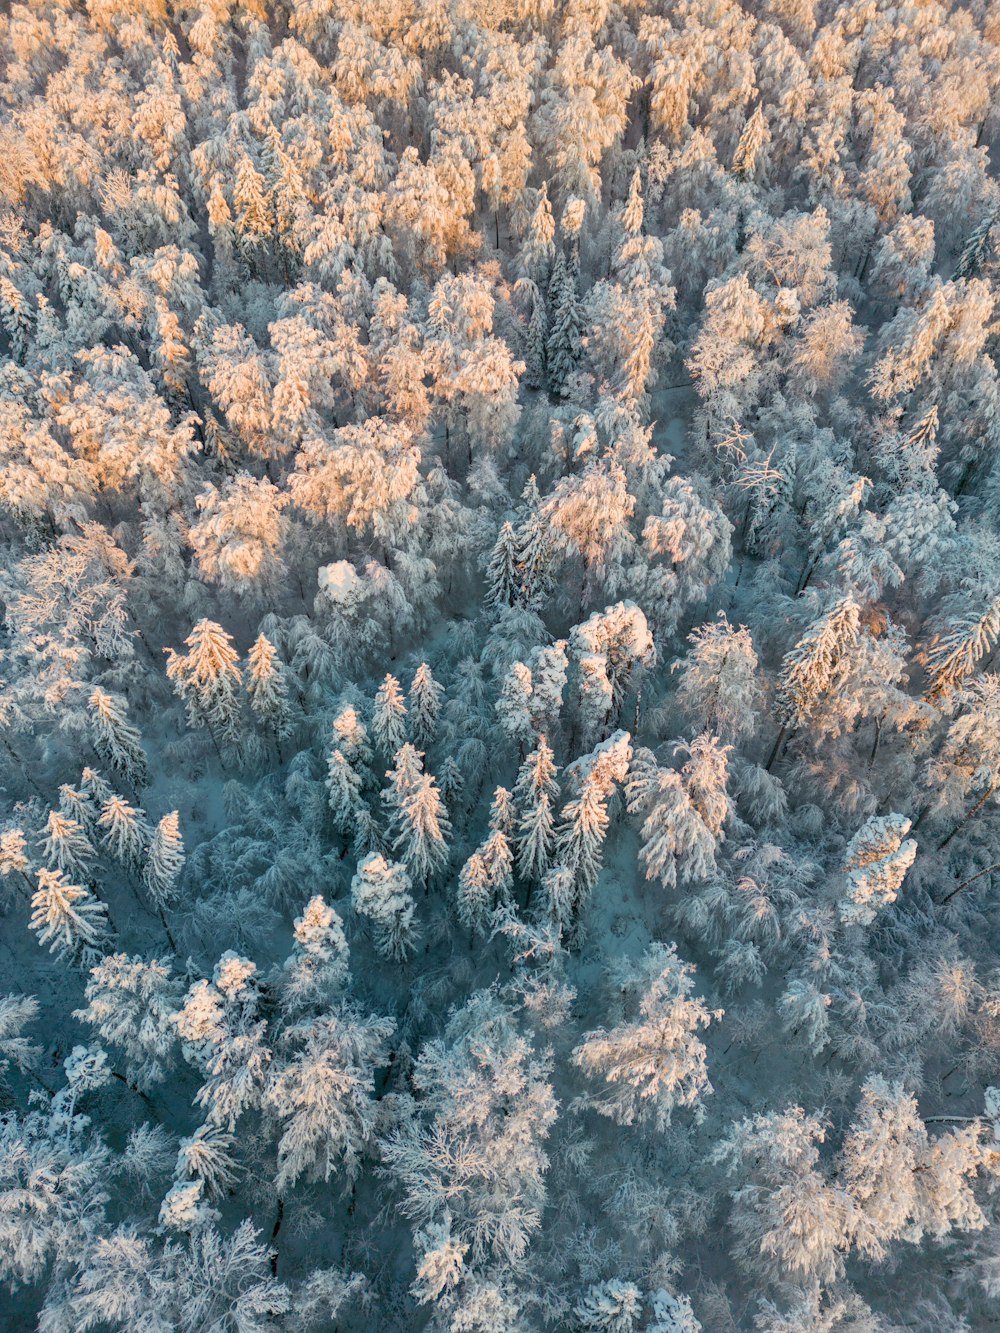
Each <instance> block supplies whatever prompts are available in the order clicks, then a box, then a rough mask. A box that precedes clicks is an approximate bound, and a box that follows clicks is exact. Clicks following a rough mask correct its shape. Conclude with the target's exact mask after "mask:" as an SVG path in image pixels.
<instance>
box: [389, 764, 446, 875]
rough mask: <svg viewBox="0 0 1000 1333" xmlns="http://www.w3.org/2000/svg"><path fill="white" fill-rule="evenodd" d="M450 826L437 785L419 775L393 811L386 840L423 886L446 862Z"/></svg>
mask: <svg viewBox="0 0 1000 1333" xmlns="http://www.w3.org/2000/svg"><path fill="white" fill-rule="evenodd" d="M450 833H451V824H450V822H449V820H448V814H447V811H446V810H445V807H444V802H443V801H442V800H441V793H440V791H439V790H438V786H437V783H436V782H435V781H434V779H433V777H432V776H431V775H430V774H429V773H422V774H420V775H419V776H418V777H417V778H416V779H415V781H414V782H413V785H412V786H411V787H410V788H409V789H408V790H407V791H405V792H404V793H403V795H402V796H401V798H400V800H399V803H398V805H397V806H396V807H395V808H394V809H393V812H392V821H391V824H390V828H389V839H390V844H391V846H392V850H393V851H394V852H398V853H399V854H400V855H401V856H402V858H403V861H404V862H405V863H406V868H407V869H408V870H409V872H410V874H411V875H412V876H413V878H414V879H415V880H417V881H418V882H420V883H425V882H426V881H427V880H428V879H429V878H430V876H431V875H433V874H435V873H436V872H437V871H438V870H440V869H442V868H443V866H444V865H445V863H446V862H447V860H448V841H447V840H448V837H449V835H450Z"/></svg>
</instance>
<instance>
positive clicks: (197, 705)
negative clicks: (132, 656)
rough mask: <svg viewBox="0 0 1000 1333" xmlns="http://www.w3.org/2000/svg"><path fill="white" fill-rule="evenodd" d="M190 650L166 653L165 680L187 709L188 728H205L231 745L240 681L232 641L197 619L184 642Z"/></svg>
mask: <svg viewBox="0 0 1000 1333" xmlns="http://www.w3.org/2000/svg"><path fill="white" fill-rule="evenodd" d="M184 642H185V644H186V645H187V646H188V648H189V649H190V651H189V652H188V653H187V654H186V655H185V656H183V657H182V656H179V655H178V654H177V653H175V652H174V650H173V649H172V648H167V649H165V651H166V653H167V677H168V679H170V680H172V681H173V684H174V689H175V690H176V691H177V693H178V695H179V696H180V697H181V698H182V699H183V700H184V702H185V703H186V704H187V708H188V720H189V722H190V724H191V726H193V727H195V726H207V727H208V729H209V730H210V731H211V733H212V735H213V736H221V737H222V738H223V739H225V740H227V741H231V742H235V741H237V740H238V739H239V735H240V696H239V689H240V686H241V684H242V682H243V677H242V674H241V672H240V669H239V666H238V662H239V658H238V656H237V654H236V652H235V651H234V649H233V647H232V638H231V637H230V635H228V634H227V633H226V631H225V630H224V629H223V628H222V626H221V625H217V624H215V622H214V621H211V620H199V621H198V623H197V625H195V627H194V629H193V630H192V631H191V633H190V635H189V636H188V637H187V638H186V639H185V640H184Z"/></svg>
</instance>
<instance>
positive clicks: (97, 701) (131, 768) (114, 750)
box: [90, 686, 149, 790]
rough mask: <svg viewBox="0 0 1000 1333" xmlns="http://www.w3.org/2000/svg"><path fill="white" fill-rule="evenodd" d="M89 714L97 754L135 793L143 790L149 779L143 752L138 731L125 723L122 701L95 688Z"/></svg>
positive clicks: (126, 720)
mask: <svg viewBox="0 0 1000 1333" xmlns="http://www.w3.org/2000/svg"><path fill="white" fill-rule="evenodd" d="M90 715H91V725H92V727H93V731H94V748H95V749H96V750H97V753H98V754H99V755H100V756H101V758H102V759H103V760H104V762H105V763H106V764H110V765H111V767H112V768H113V769H115V770H116V771H117V772H118V773H120V774H121V776H122V777H123V778H124V779H125V781H126V782H128V783H129V784H130V785H131V786H132V787H134V788H136V790H138V789H139V788H141V787H144V786H145V785H146V783H147V781H148V777H149V770H148V766H147V763H146V752H145V751H144V750H143V748H142V740H141V737H140V735H139V732H138V731H137V730H136V728H135V727H133V726H132V724H131V723H130V722H129V720H128V713H127V711H126V705H125V701H124V699H122V698H120V697H118V696H116V695H112V694H107V693H106V692H105V691H104V690H102V689H100V687H98V686H95V688H94V690H93V691H92V692H91V695H90Z"/></svg>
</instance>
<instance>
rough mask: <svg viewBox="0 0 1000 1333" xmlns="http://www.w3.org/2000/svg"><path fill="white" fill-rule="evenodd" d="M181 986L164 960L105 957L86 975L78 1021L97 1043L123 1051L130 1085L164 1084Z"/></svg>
mask: <svg viewBox="0 0 1000 1333" xmlns="http://www.w3.org/2000/svg"><path fill="white" fill-rule="evenodd" d="M183 993H184V992H183V986H182V985H181V982H180V981H179V980H178V979H177V978H176V977H174V976H173V975H172V972H171V968H170V963H169V960H168V959H165V958H161V959H156V958H154V959H150V960H149V961H148V962H147V961H146V960H145V959H143V958H134V957H130V956H129V955H128V954H124V953H113V954H108V955H107V957H105V958H102V959H101V961H100V962H99V963H98V964H97V965H96V966H95V967H93V968H91V971H90V980H89V981H88V982H87V985H86V989H85V991H84V994H85V996H86V999H87V1007H86V1008H85V1009H80V1010H78V1011H77V1013H76V1017H77V1018H79V1019H80V1021H81V1022H83V1023H90V1024H91V1025H92V1026H93V1027H94V1028H95V1029H96V1030H97V1032H98V1033H99V1034H100V1037H101V1040H102V1041H106V1042H107V1043H108V1044H109V1045H110V1046H113V1047H114V1046H116V1047H119V1048H120V1049H121V1051H122V1052H123V1054H124V1056H125V1062H126V1073H127V1076H128V1078H129V1080H130V1082H133V1083H135V1085H136V1086H137V1087H139V1088H143V1089H149V1088H150V1087H152V1086H153V1085H154V1084H156V1083H162V1082H163V1080H164V1079H165V1078H166V1076H167V1073H168V1071H169V1069H170V1065H171V1060H172V1056H173V1053H174V1051H175V1049H176V1045H177V1029H176V1027H175V1026H174V1016H175V1015H176V1014H177V1011H178V1010H179V1009H180V1006H181V1002H182V999H183Z"/></svg>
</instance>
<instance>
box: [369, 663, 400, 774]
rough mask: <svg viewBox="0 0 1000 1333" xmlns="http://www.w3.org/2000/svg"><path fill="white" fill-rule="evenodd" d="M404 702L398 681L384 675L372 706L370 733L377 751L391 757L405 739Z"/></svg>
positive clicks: (388, 757)
mask: <svg viewBox="0 0 1000 1333" xmlns="http://www.w3.org/2000/svg"><path fill="white" fill-rule="evenodd" d="M405 719H406V703H405V701H404V699H403V691H402V690H401V689H400V688H399V681H398V680H397V679H396V677H395V676H392V675H388V674H387V675H386V677H385V680H383V682H382V684H381V685H380V686H379V687H378V693H377V694H376V695H375V703H374V705H373V707H372V735H373V736H374V737H375V744H376V745H377V746H378V748H379V752H380V753H381V754H383V755H384V756H385V757H386V758H387V759H390V758H392V756H393V755H394V754H395V753H396V751H397V750H398V749H399V747H400V746H401V745H402V744H403V742H404V741H405V739H406V721H405Z"/></svg>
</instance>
